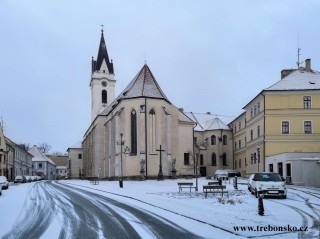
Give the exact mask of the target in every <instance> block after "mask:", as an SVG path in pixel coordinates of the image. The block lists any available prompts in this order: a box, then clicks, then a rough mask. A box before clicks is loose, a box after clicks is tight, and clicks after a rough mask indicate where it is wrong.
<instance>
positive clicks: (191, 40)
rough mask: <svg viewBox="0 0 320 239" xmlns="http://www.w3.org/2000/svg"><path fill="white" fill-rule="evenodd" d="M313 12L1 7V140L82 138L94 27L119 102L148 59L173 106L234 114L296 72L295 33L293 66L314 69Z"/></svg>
mask: <svg viewBox="0 0 320 239" xmlns="http://www.w3.org/2000/svg"><path fill="white" fill-rule="evenodd" d="M319 7H320V2H319V1H292V0H290V1H289V0H288V1H279V0H274V1H272V0H268V1H258V0H252V1H225V0H224V1H215V0H208V1H204V0H203V1H201V0H198V1H196V0H194V1H190V0H175V1H172V0H161V1H152V0H136V1H132V0H127V1H107V0H100V1H98V0H92V1H84V0H68V1H65V0H54V1H53V0H51V1H43V0H28V1H22V0H15V1H12V0H2V1H1V3H0V30H1V41H0V81H1V84H0V89H1V91H0V92H1V94H0V116H2V118H3V121H4V126H5V128H4V130H5V134H6V135H7V136H8V137H9V138H11V139H12V140H13V141H15V142H16V143H22V142H24V143H31V144H32V145H33V144H38V143H40V142H47V143H49V144H51V145H52V147H53V148H52V151H61V152H65V151H66V149H67V148H68V147H69V146H72V145H73V144H74V143H76V142H77V141H80V140H82V137H83V135H84V133H85V131H86V130H87V128H88V126H89V124H90V87H89V82H90V74H91V57H92V56H94V57H95V58H96V56H97V53H98V44H99V40H100V33H101V32H100V29H101V27H100V25H101V24H103V25H104V30H105V32H104V33H105V38H106V43H107V49H108V53H109V57H110V58H111V59H113V62H114V69H115V77H116V80H117V85H116V95H118V94H119V93H120V91H121V90H122V89H123V88H124V87H125V86H126V85H127V84H128V83H129V82H130V81H131V80H132V79H133V77H134V76H135V75H136V74H137V73H138V71H139V70H140V69H141V68H142V66H143V64H144V62H145V60H146V62H147V64H148V65H149V67H150V69H151V71H152V72H153V74H154V76H155V77H156V79H157V81H158V83H159V85H160V87H161V88H162V90H163V91H164V92H165V94H166V95H167V97H168V98H169V100H170V101H171V102H172V103H173V104H174V105H176V106H177V107H182V108H184V109H185V110H186V111H193V112H196V113H202V112H203V113H204V112H208V111H210V112H211V113H214V114H218V115H227V116H238V115H239V114H240V113H241V112H242V107H243V106H244V105H246V104H247V103H248V101H249V100H251V99H252V98H253V97H254V96H256V95H257V94H258V93H259V92H260V91H261V89H263V88H266V87H268V86H270V85H272V84H273V83H275V82H276V81H278V80H279V79H280V71H281V70H282V69H284V68H296V62H297V47H298V35H299V42H300V48H301V58H300V60H301V61H304V60H305V59H306V58H311V59H312V67H313V69H315V70H320V53H319V43H320V39H319V38H320V33H319V27H318V26H319V22H320V14H319V9H320V8H319ZM230 119H232V118H230ZM226 123H228V122H226Z"/></svg>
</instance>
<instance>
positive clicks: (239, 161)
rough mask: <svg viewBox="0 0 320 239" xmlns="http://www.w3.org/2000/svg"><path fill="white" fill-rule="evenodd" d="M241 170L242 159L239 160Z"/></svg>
mask: <svg viewBox="0 0 320 239" xmlns="http://www.w3.org/2000/svg"><path fill="white" fill-rule="evenodd" d="M239 168H241V159H239Z"/></svg>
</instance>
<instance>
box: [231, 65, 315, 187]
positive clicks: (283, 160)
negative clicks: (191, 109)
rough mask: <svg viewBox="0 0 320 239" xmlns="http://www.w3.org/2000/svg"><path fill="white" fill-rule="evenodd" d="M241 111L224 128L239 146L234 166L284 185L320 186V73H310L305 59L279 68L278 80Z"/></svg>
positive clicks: (309, 67) (312, 71) (311, 71)
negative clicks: (271, 174)
mask: <svg viewBox="0 0 320 239" xmlns="http://www.w3.org/2000/svg"><path fill="white" fill-rule="evenodd" d="M243 109H244V110H245V112H244V113H243V114H241V115H240V116H239V117H237V118H236V119H235V120H234V121H233V122H231V124H230V127H232V128H233V132H234V141H235V142H239V141H241V142H242V141H243V140H244V142H245V146H244V148H240V147H235V149H234V161H235V164H236V165H235V166H236V168H239V169H240V170H241V171H242V172H243V173H244V174H245V175H249V174H251V173H254V172H261V171H267V172H278V173H279V174H280V175H282V176H284V177H287V180H288V182H292V183H294V184H300V185H302V184H308V185H310V186H320V165H319V164H320V163H319V158H320V73H319V72H317V71H314V70H312V69H311V60H310V59H307V60H306V65H305V67H300V68H299V69H290V70H283V71H282V72H281V80H280V81H278V82H276V83H275V84H274V85H272V86H270V87H268V88H266V89H264V90H262V91H261V92H260V93H259V94H258V95H257V96H256V97H255V98H254V99H253V100H252V101H250V102H249V103H248V104H247V105H246V106H245V107H244V108H243ZM243 122H244V123H245V125H244V128H241V129H239V124H243ZM243 160H244V161H245V164H244V165H243V164H242V165H241V167H240V165H239V162H241V161H242V162H243ZM302 165H303V166H302ZM307 165H309V166H307ZM311 168H313V169H314V170H315V171H314V173H315V174H311V171H310V170H309V169H311Z"/></svg>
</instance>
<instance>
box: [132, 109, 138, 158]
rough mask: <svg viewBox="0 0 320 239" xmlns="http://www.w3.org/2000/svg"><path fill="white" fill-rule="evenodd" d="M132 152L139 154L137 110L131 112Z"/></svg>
mask: <svg viewBox="0 0 320 239" xmlns="http://www.w3.org/2000/svg"><path fill="white" fill-rule="evenodd" d="M131 154H133V155H136V154H137V114H136V111H135V110H132V112H131Z"/></svg>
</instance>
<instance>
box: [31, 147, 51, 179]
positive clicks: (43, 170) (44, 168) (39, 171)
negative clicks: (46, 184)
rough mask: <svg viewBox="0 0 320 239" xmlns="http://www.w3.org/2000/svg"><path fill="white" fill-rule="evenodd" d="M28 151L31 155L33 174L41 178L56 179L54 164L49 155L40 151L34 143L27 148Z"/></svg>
mask: <svg viewBox="0 0 320 239" xmlns="http://www.w3.org/2000/svg"><path fill="white" fill-rule="evenodd" d="M29 153H30V154H31V155H32V156H33V158H32V165H33V170H34V175H37V176H40V177H41V178H42V179H48V180H54V179H56V165H55V163H54V162H53V161H52V160H51V159H50V158H49V157H47V156H45V155H44V154H43V153H42V152H40V150H39V149H38V148H37V146H36V145H34V146H33V147H32V148H31V149H30V150H29Z"/></svg>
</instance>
